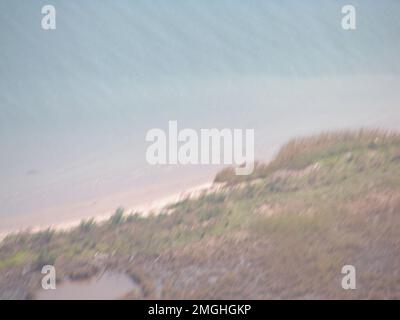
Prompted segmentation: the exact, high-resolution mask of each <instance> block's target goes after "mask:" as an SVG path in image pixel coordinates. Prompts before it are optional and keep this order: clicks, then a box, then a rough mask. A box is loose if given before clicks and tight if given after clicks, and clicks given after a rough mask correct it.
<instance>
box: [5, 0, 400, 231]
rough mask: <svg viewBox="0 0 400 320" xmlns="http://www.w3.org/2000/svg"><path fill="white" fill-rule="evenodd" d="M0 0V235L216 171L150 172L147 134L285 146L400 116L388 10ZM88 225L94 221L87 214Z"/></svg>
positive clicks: (392, 5)
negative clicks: (252, 136) (52, 18)
mask: <svg viewBox="0 0 400 320" xmlns="http://www.w3.org/2000/svg"><path fill="white" fill-rule="evenodd" d="M45 4H48V1H21V0H18V1H11V0H2V1H1V2H0V150H1V151H0V152H1V156H0V232H1V231H4V230H7V229H14V228H20V227H26V226H29V225H38V224H42V223H43V224H48V223H57V222H59V221H60V220H68V219H72V218H76V217H83V216H90V215H93V214H96V212H98V211H99V210H103V211H109V210H112V209H113V208H115V207H117V206H119V205H125V206H127V205H134V204H135V203H140V202H141V201H144V200H146V201H147V200H149V201H150V200H152V199H153V198H156V197H159V196H161V195H162V194H164V193H168V192H172V191H173V190H180V189H183V188H186V187H187V186H190V185H193V184H196V183H200V182H203V181H205V180H208V179H210V178H211V177H212V175H213V174H214V172H215V171H216V170H217V168H213V167H212V168H209V167H189V168H178V167H158V168H157V167H150V166H148V165H147V164H146V161H145V151H146V143H145V139H144V137H145V134H146V132H147V130H149V129H151V128H155V127H161V128H167V124H168V120H178V125H179V126H180V128H184V127H192V128H195V129H199V128H209V127H217V128H224V127H229V128H255V130H256V155H257V157H258V158H261V159H266V158H268V157H269V156H270V155H271V154H273V152H274V151H275V150H276V149H277V147H278V146H279V145H280V144H281V143H283V142H285V141H286V140H287V139H288V138H290V137H293V136H297V135H304V134H310V133H315V132H320V131H321V130H330V129H338V128H359V127H361V126H381V127H386V128H391V129H397V128H398V124H399V121H400V109H399V101H400V99H399V98H400V90H399V73H400V61H399V60H400V59H399V53H400V42H399V35H400V20H399V19H398V17H399V14H400V2H398V1H389V0H385V1H368V0H366V1H352V4H354V5H355V6H356V8H357V30H356V31H352V32H347V31H344V30H343V29H342V28H341V25H340V21H341V18H342V14H341V7H342V5H344V4H347V1H301V2H300V1H294V0H293V1H261V0H260V1H255V0H254V1H252V0H250V1H239V0H229V1H228V0H225V1H223V0H214V1H190V0H189V1H188V0H185V1H183V0H176V1H161V0H157V1H121V0H120V1H111V0H105V1H101V2H100V1H94V0H90V1H89V0H80V1H66V0H63V1H51V4H53V5H54V6H55V7H56V10H57V29H56V30H55V31H43V30H42V29H41V26H40V22H41V18H42V14H41V7H42V6H43V5H45ZM99 213H100V214H101V213H103V212H99Z"/></svg>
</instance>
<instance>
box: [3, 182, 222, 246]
mask: <svg viewBox="0 0 400 320" xmlns="http://www.w3.org/2000/svg"><path fill="white" fill-rule="evenodd" d="M222 187H223V185H221V184H215V183H211V182H208V183H203V184H200V185H198V186H195V187H192V188H188V189H187V190H185V191H183V192H178V193H175V194H172V195H170V196H166V197H162V198H160V199H158V200H155V201H151V202H148V203H145V204H143V205H138V206H134V207H130V208H125V213H126V214H130V213H135V212H137V213H139V214H141V215H142V216H148V215H149V214H159V213H160V212H161V211H162V209H164V208H165V207H167V206H169V205H172V204H175V203H177V202H179V201H182V200H184V199H187V198H189V199H196V198H198V197H200V196H202V195H204V194H209V193H213V192H218V191H220V190H221V189H222ZM113 214H114V212H111V213H110V212H108V213H106V214H101V215H97V216H94V217H93V219H94V221H95V222H96V223H101V222H104V221H106V220H108V219H110V217H111V216H112V215H113ZM82 220H83V219H75V220H71V221H64V222H60V223H56V224H51V225H47V226H36V227H35V226H34V227H31V228H29V229H26V228H25V229H20V230H10V231H6V232H3V233H0V241H1V240H3V239H4V238H5V237H6V236H7V235H10V234H16V233H18V232H24V231H27V230H29V232H31V233H34V232H39V231H43V230H46V229H48V228H51V229H52V230H56V231H68V230H71V229H73V228H76V227H77V226H79V224H80V223H81V222H82ZM85 220H87V218H85Z"/></svg>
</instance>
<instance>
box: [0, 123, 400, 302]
mask: <svg viewBox="0 0 400 320" xmlns="http://www.w3.org/2000/svg"><path fill="white" fill-rule="evenodd" d="M215 182H216V183H218V184H220V185H221V187H220V188H218V190H217V189H216V190H214V191H213V192H208V193H204V194H203V195H202V196H200V197H199V198H196V199H191V198H188V199H185V200H183V201H181V202H179V203H176V204H173V205H171V206H169V207H166V208H165V209H164V210H162V211H161V212H159V213H157V214H155V213H154V214H152V215H150V216H148V217H143V216H142V215H141V214H140V213H127V212H124V211H123V209H121V208H120V209H118V210H117V211H116V213H115V214H114V215H113V216H112V217H111V218H110V220H109V221H107V222H105V223H102V224H96V223H95V222H94V220H88V221H82V223H81V225H80V226H79V227H77V228H75V229H73V230H72V231H69V232H54V231H52V230H50V229H49V230H46V231H42V232H39V233H34V234H31V233H29V232H25V233H20V234H17V235H12V236H8V237H7V238H6V239H4V241H3V242H2V243H1V244H0V298H34V293H35V291H36V290H37V289H38V288H39V286H40V279H41V276H42V275H41V274H40V270H41V267H42V266H43V265H45V264H54V265H55V266H56V270H57V277H58V278H59V280H60V281H62V280H63V279H66V278H70V279H85V278H89V277H91V276H93V275H95V274H97V273H99V272H101V271H103V270H117V271H119V272H124V273H126V274H128V275H130V276H131V278H132V279H133V280H134V281H135V282H136V283H137V284H138V288H139V289H137V290H134V291H132V292H131V293H129V294H128V295H127V296H126V297H125V298H133V299H143V298H144V299H148V298H161V299H163V298H165V299H182V298H184V299H190V298H193V299H205V298H208V299H271V298H273V299H286V298H291V299H298V298H306V299H321V298H327V299H338V298H344V299H354V298H378V299H383V298H397V299H399V298H400V268H399V267H400V231H399V230H400V135H398V134H397V133H387V132H382V131H378V130H362V131H358V132H336V133H325V134H321V135H318V136H313V137H308V138H301V139H295V140H292V141H290V142H289V143H287V144H286V145H285V146H283V148H282V149H281V151H280V152H279V153H278V154H277V156H276V157H275V159H274V160H273V161H271V162H270V163H268V164H262V163H258V164H257V166H256V168H255V171H254V173H253V174H252V175H251V176H236V175H235V174H234V170H233V168H227V169H225V170H223V171H221V172H220V173H219V174H218V175H217V176H216V178H215ZM346 264H351V265H354V266H355V267H356V270H357V290H349V291H346V290H343V289H342V288H341V279H342V277H343V275H342V274H341V269H342V266H344V265H346Z"/></svg>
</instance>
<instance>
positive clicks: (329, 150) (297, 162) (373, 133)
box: [214, 129, 400, 184]
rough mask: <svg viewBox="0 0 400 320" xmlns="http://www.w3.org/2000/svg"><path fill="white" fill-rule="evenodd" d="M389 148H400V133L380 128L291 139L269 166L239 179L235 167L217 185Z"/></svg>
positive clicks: (219, 176)
mask: <svg viewBox="0 0 400 320" xmlns="http://www.w3.org/2000/svg"><path fill="white" fill-rule="evenodd" d="M390 145H397V146H400V134H399V133H396V132H389V131H384V130H379V129H361V130H359V131H339V132H337V131H335V132H324V133H321V134H319V135H314V136H309V137H302V138H296V139H292V140H290V141H289V142H288V143H287V144H285V145H284V146H283V147H282V148H281V149H280V151H279V152H278V154H277V155H276V156H275V158H274V159H273V160H272V161H271V162H270V163H268V164H263V163H256V164H255V168H254V171H253V174H251V175H249V176H237V175H236V174H235V171H234V168H232V167H229V168H226V169H223V170H222V171H220V172H219V173H218V174H217V175H216V177H215V180H214V181H215V182H217V183H227V184H235V183H241V182H245V181H249V180H253V179H259V178H265V177H267V176H268V175H269V174H271V173H272V172H275V171H277V170H282V169H294V170H296V169H304V168H305V167H307V166H308V165H311V164H313V163H314V162H315V161H316V159H321V158H323V157H328V156H332V155H335V154H343V153H346V152H349V151H355V150H357V149H362V148H370V149H374V148H380V147H385V146H390Z"/></svg>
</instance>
